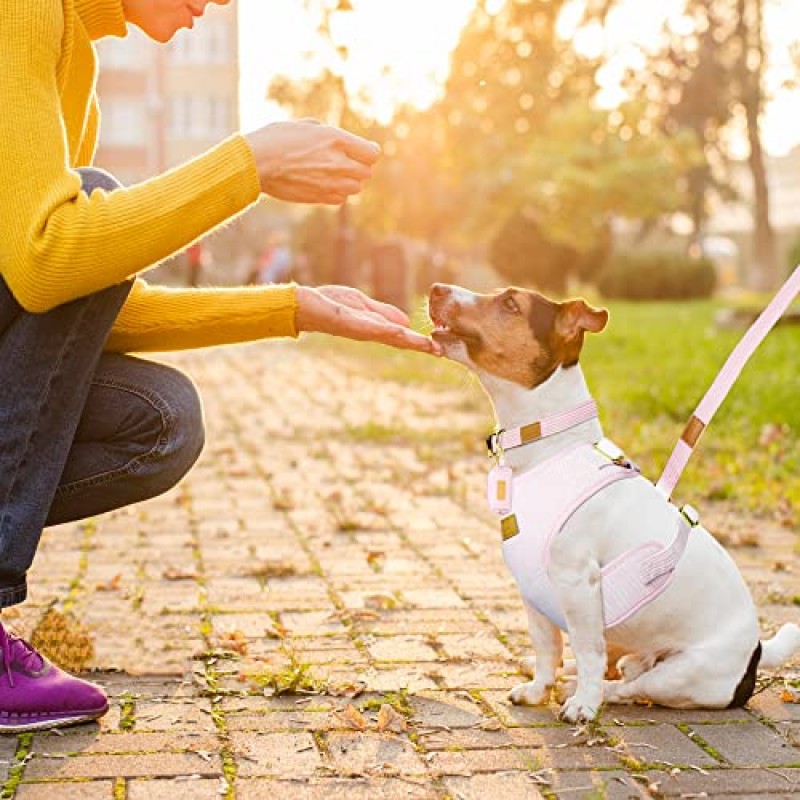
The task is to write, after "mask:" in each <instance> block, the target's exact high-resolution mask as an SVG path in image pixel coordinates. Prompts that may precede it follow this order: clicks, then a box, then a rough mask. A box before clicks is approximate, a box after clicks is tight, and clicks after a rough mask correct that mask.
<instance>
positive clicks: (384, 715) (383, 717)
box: [377, 703, 408, 733]
mask: <svg viewBox="0 0 800 800" xmlns="http://www.w3.org/2000/svg"><path fill="white" fill-rule="evenodd" d="M377 728H378V730H379V731H380V732H383V731H391V732H392V733H403V731H405V730H407V729H408V723H407V722H406V720H405V717H404V716H403V715H402V714H398V713H397V711H395V710H394V708H392V706H390V705H389V704H388V703H384V704H383V705H382V706H381V708H380V711H378V723H377Z"/></svg>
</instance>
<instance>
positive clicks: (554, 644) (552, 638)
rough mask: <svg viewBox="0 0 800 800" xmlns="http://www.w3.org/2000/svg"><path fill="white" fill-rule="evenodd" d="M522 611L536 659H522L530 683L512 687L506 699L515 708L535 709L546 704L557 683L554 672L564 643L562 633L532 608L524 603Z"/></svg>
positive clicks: (558, 665)
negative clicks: (526, 617) (517, 706)
mask: <svg viewBox="0 0 800 800" xmlns="http://www.w3.org/2000/svg"><path fill="white" fill-rule="evenodd" d="M523 602H524V601H523ZM525 611H526V613H527V615H528V630H529V632H530V634H531V641H532V643H533V651H534V653H535V657H534V658H526V659H523V669H524V671H525V672H526V673H527V674H529V675H531V676H532V677H533V680H532V681H528V682H527V683H521V684H519V685H518V686H515V687H514V688H513V689H512V690H511V692H510V693H509V695H508V697H509V699H510V700H511V702H512V703H515V704H516V705H526V706H538V705H541V704H542V703H546V702H547V701H548V699H549V697H550V690H551V689H552V688H553V684H554V683H555V682H556V670H557V669H558V668H559V667H560V666H561V658H562V655H563V652H564V639H563V637H562V635H561V630H560V629H559V628H558V627H557V626H555V625H553V623H552V622H550V620H549V619H547V617H545V616H544V615H543V614H540V613H539V612H538V611H537V610H536V609H535V608H534V607H533V606H531V605H528V603H525Z"/></svg>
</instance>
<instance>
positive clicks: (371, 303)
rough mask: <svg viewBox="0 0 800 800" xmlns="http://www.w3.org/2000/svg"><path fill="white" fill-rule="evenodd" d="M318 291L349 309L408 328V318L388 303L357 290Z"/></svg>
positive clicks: (326, 288)
mask: <svg viewBox="0 0 800 800" xmlns="http://www.w3.org/2000/svg"><path fill="white" fill-rule="evenodd" d="M319 289H320V291H322V292H323V294H325V296H326V297H330V298H331V299H333V300H336V301H337V302H339V303H343V304H344V305H346V306H349V307H350V308H356V309H363V310H364V311H369V312H371V313H374V314H378V315H380V316H381V317H382V318H383V319H386V320H388V321H389V322H394V323H395V324H397V325H403V326H404V327H408V326H409V325H410V320H409V319H408V316H407V315H406V314H405V313H404V312H403V311H401V310H400V309H399V308H397V307H396V306H393V305H390V304H389V303H383V302H381V301H380V300H375V299H374V298H372V297H370V296H369V295H367V294H364V292H362V291H359V290H358V289H353V288H351V287H349V286H335V285H334V286H321V287H319Z"/></svg>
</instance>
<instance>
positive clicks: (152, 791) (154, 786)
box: [127, 775, 228, 800]
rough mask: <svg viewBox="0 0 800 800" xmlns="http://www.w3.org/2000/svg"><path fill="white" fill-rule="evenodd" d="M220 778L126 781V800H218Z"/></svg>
mask: <svg viewBox="0 0 800 800" xmlns="http://www.w3.org/2000/svg"><path fill="white" fill-rule="evenodd" d="M227 785H228V784H227V782H225V781H223V780H221V779H216V780H214V779H210V778H200V777H196V776H194V775H191V776H187V777H179V778H171V779H164V778H154V779H152V780H131V781H128V787H127V789H128V794H127V800H220V797H222V796H224V795H223V794H222V792H221V791H220V789H221V787H223V786H224V787H227Z"/></svg>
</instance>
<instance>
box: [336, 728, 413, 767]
mask: <svg viewBox="0 0 800 800" xmlns="http://www.w3.org/2000/svg"><path fill="white" fill-rule="evenodd" d="M326 742H327V747H328V752H329V753H330V757H331V763H332V764H333V766H334V768H336V769H339V770H342V771H344V772H346V773H353V772H356V773H358V772H364V771H365V770H374V769H376V768H379V767H381V766H382V765H386V766H387V767H389V768H391V769H393V770H397V771H399V772H401V773H403V774H421V773H424V772H425V767H424V765H423V763H422V761H420V759H419V756H418V755H417V753H415V752H414V746H413V745H412V744H411V742H410V741H409V740H408V739H406V738H405V737H400V736H396V735H391V734H379V733H373V732H365V733H330V734H327V735H326Z"/></svg>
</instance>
